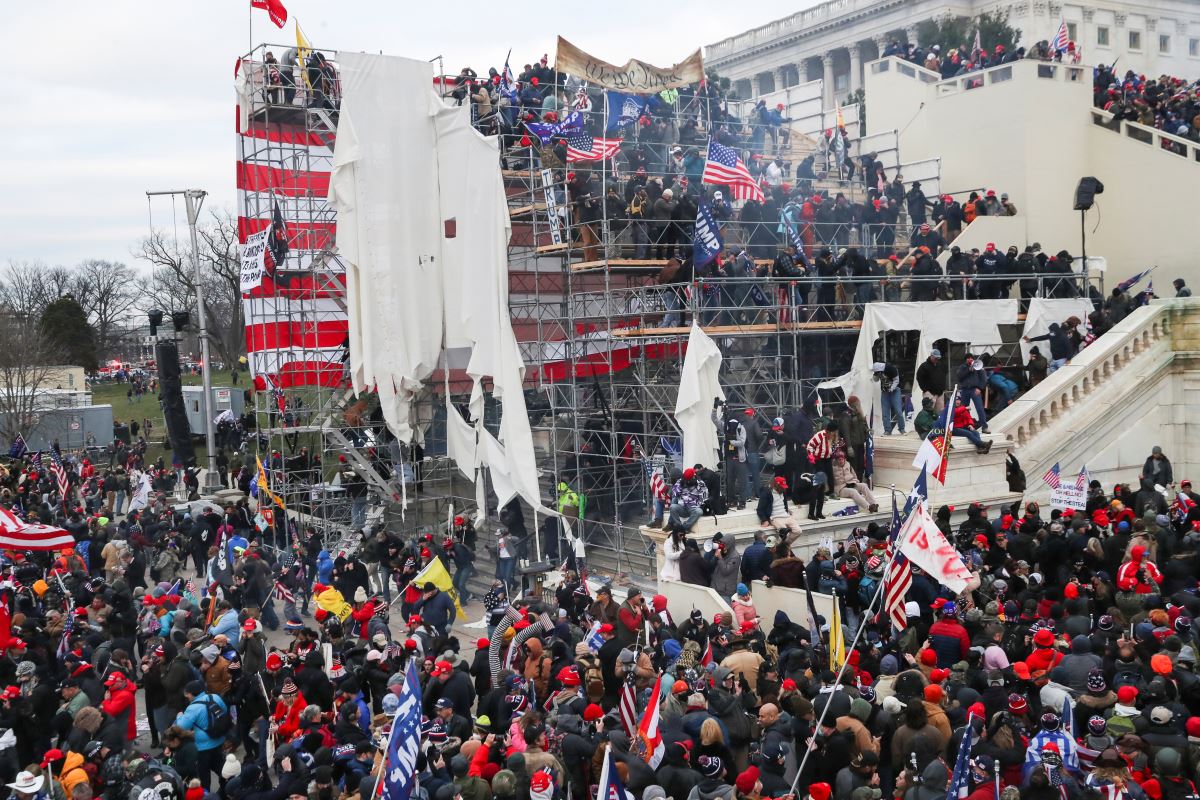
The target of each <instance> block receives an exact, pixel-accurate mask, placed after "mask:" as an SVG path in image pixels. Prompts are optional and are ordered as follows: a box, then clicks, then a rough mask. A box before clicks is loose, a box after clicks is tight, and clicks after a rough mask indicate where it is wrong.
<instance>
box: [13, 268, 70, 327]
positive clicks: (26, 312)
mask: <svg viewBox="0 0 1200 800" xmlns="http://www.w3.org/2000/svg"><path fill="white" fill-rule="evenodd" d="M60 270H62V268H61V267H53V268H52V267H51V266H50V265H49V264H46V263H45V262H43V261H9V262H8V264H7V265H6V266H5V268H4V272H3V275H0V303H2V304H3V306H4V308H5V309H7V310H8V311H9V312H10V313H12V314H15V315H17V316H18V317H20V318H22V319H32V320H34V321H36V320H38V319H40V318H41V316H42V311H43V310H44V309H45V308H46V306H48V305H49V304H50V303H52V302H53V301H54V300H57V299H58V295H53V296H52V294H53V291H54V290H53V289H52V288H51V287H52V286H54V285H55V284H56V283H57V280H55V281H53V282H51V281H47V280H46V276H48V275H50V274H51V273H55V275H56V277H57V276H58V274H59V272H60Z"/></svg>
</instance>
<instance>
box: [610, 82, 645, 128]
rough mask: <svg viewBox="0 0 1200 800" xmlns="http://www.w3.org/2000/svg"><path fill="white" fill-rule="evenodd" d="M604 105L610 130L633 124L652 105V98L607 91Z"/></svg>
mask: <svg viewBox="0 0 1200 800" xmlns="http://www.w3.org/2000/svg"><path fill="white" fill-rule="evenodd" d="M604 107H605V112H606V114H607V116H608V128H607V130H609V131H615V130H617V129H618V128H624V127H625V126H626V125H632V124H634V123H635V122H637V121H638V119H639V118H640V117H641V116H642V114H644V113H645V112H646V110H647V109H648V108H649V107H650V98H649V97H641V96H639V95H636V94H625V93H624V92H612V91H609V92H605V93H604Z"/></svg>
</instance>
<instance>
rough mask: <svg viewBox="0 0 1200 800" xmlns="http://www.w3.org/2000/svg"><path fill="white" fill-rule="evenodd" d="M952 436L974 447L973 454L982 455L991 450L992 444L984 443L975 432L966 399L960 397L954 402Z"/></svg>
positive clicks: (973, 421)
mask: <svg viewBox="0 0 1200 800" xmlns="http://www.w3.org/2000/svg"><path fill="white" fill-rule="evenodd" d="M953 435H954V436H961V437H963V438H964V439H966V440H967V441H968V442H970V443H971V444H973V445H975V452H977V453H980V454H983V453H986V452H988V451H989V450H991V449H992V442H991V440H990V439H989V440H988V441H986V442H985V441H984V440H983V437H982V436H980V435H979V432H978V431H977V430H975V418H974V417H972V416H971V409H970V408H969V407H968V406H967V398H965V397H962V396H961V395H960V396H959V397H958V399H957V400H955V402H954V433H953Z"/></svg>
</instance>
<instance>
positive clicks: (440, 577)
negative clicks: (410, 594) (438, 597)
mask: <svg viewBox="0 0 1200 800" xmlns="http://www.w3.org/2000/svg"><path fill="white" fill-rule="evenodd" d="M426 582H428V583H432V584H433V585H434V586H436V587H438V588H439V589H441V590H442V591H443V592H445V593H446V594H448V595H450V599H451V600H453V601H454V610H455V611H456V612H457V613H458V618H459V619H466V618H467V612H465V611H463V607H462V603H460V602H458V590H456V589H455V588H454V583H453V581H451V580H450V573H449V572H447V571H446V565H445V564H443V563H442V560H441V559H440V558H435V559H433V561H430V562H429V563H428V564H426V565H425V569H423V570H421V571H420V572H418V573H417V574H416V577H414V578H413V583H415V584H417V585H418V586H420V585H421V584H423V583H426Z"/></svg>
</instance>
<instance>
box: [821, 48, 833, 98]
mask: <svg viewBox="0 0 1200 800" xmlns="http://www.w3.org/2000/svg"><path fill="white" fill-rule="evenodd" d="M821 66H822V67H823V68H824V69H823V72H822V75H821V81H822V83H821V97H822V98H823V101H824V102H823V105H824V107H825V108H833V51H832V50H831V51H830V52H828V53H822V54H821Z"/></svg>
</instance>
